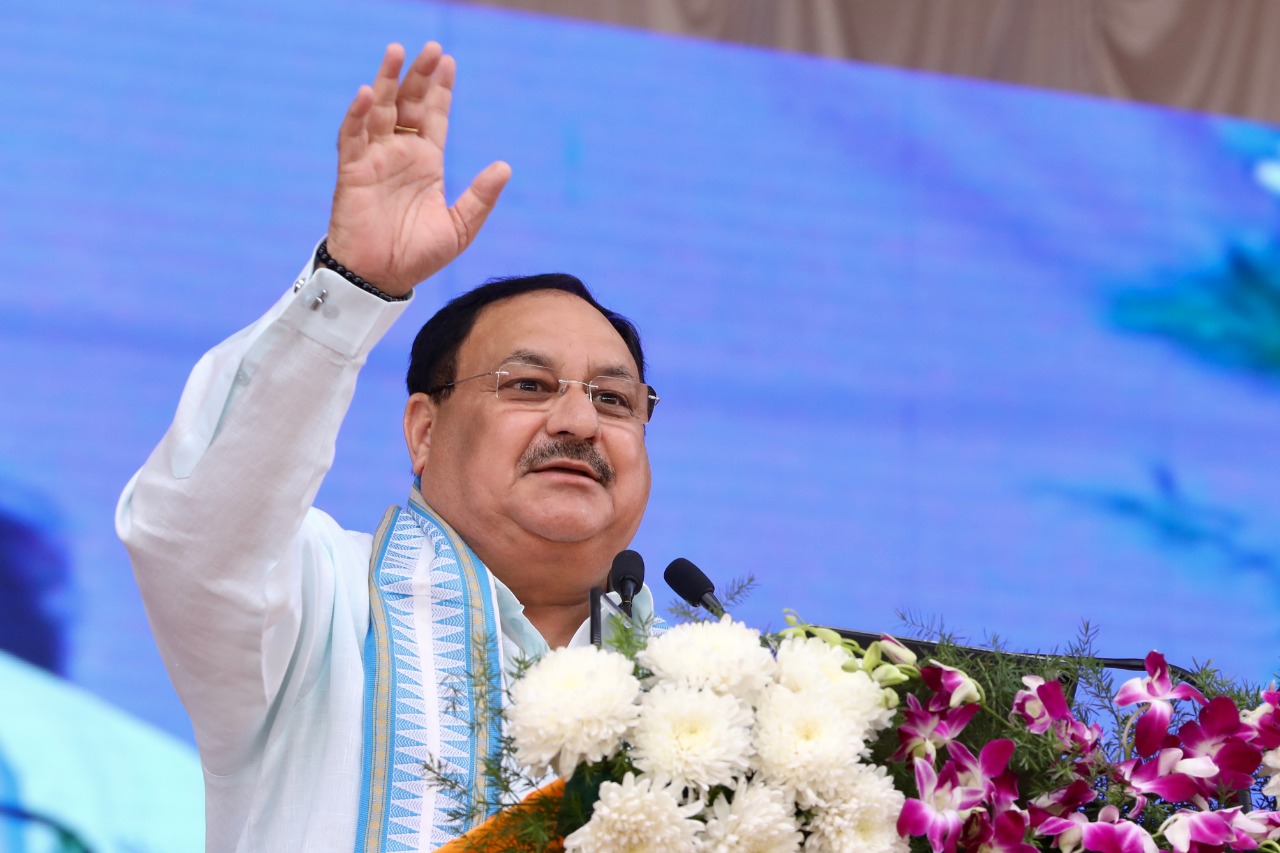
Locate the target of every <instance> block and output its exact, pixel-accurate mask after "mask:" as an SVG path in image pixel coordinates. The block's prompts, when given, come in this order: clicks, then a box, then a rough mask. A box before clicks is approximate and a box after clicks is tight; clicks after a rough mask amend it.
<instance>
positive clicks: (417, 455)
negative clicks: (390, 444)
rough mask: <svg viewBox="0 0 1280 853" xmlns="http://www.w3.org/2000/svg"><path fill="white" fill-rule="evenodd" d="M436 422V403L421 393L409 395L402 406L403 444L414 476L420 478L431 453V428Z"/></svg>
mask: <svg viewBox="0 0 1280 853" xmlns="http://www.w3.org/2000/svg"><path fill="white" fill-rule="evenodd" d="M435 422H436V401H435V400H433V399H431V398H430V397H428V396H427V395H426V394H423V393H421V392H419V393H417V394H410V395H409V401H408V402H407V403H405V404H404V443H405V445H406V446H407V447H408V448H409V461H410V462H412V463H413V473H414V475H415V476H422V469H423V468H425V467H427V455H428V454H429V453H430V452H431V428H432V427H433V426H435Z"/></svg>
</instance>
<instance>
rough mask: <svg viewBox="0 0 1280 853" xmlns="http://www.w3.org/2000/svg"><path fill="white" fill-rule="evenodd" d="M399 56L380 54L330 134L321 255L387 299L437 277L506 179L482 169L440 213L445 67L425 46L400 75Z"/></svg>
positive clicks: (449, 92) (505, 173)
mask: <svg viewBox="0 0 1280 853" xmlns="http://www.w3.org/2000/svg"><path fill="white" fill-rule="evenodd" d="M403 64H404V48H403V47H401V46H400V45H398V44H392V45H388V46H387V51H386V53H385V54H384V55H383V57H382V66H381V67H380V68H379V69H378V76H377V79H375V80H374V83H373V86H372V87H370V86H361V87H360V90H359V91H358V92H357V93H356V97H355V100H353V101H352V102H351V108H350V109H349V110H347V115H346V118H344V119H343V122H342V127H341V129H340V130H339V132H338V183H337V187H336V188H335V189H334V193H333V212H332V214H331V216H330V219H329V244H328V249H329V254H330V255H331V256H332V257H333V259H334V260H335V261H337V262H338V263H340V264H342V265H343V266H345V267H346V268H347V269H349V270H351V271H352V272H354V273H356V274H357V275H359V276H360V277H362V278H364V279H365V280H366V281H368V282H370V283H371V284H373V285H374V286H376V287H378V288H379V289H380V290H383V291H386V292H387V293H389V294H391V295H393V296H401V295H403V294H405V293H408V292H409V291H410V290H412V289H413V287H414V285H416V284H418V283H419V282H421V281H423V280H424V279H426V278H427V277H428V276H430V275H432V274H433V273H436V272H438V271H439V270H441V269H443V268H444V267H445V266H446V265H447V264H449V262H451V261H452V260H453V259H454V258H456V257H457V256H458V255H460V254H461V253H462V251H463V250H464V249H466V248H467V246H469V245H471V242H472V240H474V239H475V236H476V232H478V231H479V230H480V227H481V226H482V225H483V224H484V221H485V219H486V218H487V217H488V216H489V212H490V211H491V210H493V206H494V204H496V203H497V201H498V195H499V194H500V193H501V192H502V188H503V187H504V186H505V185H506V183H507V179H508V178H510V177H511V167H510V166H508V165H507V164H506V163H503V162H500V161H499V162H496V163H491V164H489V166H487V167H486V168H485V169H484V170H483V171H482V172H480V174H479V175H477V176H476V178H475V180H473V181H472V182H471V186H469V187H467V190H466V192H464V193H463V194H462V195H461V196H460V197H459V198H458V200H457V202H455V203H454V205H453V206H452V207H450V206H449V204H448V202H447V200H446V198H445V188H444V148H445V137H446V136H447V135H448V131H449V106H450V103H451V101H452V98H453V79H454V72H455V68H456V66H455V64H454V61H453V57H451V56H446V55H444V54H443V53H442V51H441V48H440V45H439V44H437V43H435V42H430V43H428V44H427V46H426V47H424V48H423V49H422V53H420V54H418V58H417V59H415V60H414V61H413V64H412V65H410V66H409V70H408V72H407V73H406V74H405V77H404V80H403V81H401V80H400V69H401V66H402V65H403Z"/></svg>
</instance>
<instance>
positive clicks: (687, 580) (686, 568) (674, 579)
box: [662, 557, 716, 607]
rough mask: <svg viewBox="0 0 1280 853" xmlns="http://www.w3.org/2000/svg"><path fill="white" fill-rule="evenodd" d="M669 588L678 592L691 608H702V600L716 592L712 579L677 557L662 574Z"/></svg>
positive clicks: (682, 558)
mask: <svg viewBox="0 0 1280 853" xmlns="http://www.w3.org/2000/svg"><path fill="white" fill-rule="evenodd" d="M662 577H663V578H664V579H665V580H666V582H667V586H669V587H671V588H672V589H674V590H675V591H676V595H678V596H680V597H681V598H683V599H684V600H685V601H687V602H689V606H690V607H702V606H703V605H702V599H703V598H705V597H706V596H708V595H712V594H714V593H715V591H716V585H715V584H713V583H712V582H711V578H709V577H707V576H706V575H705V574H703V572H702V569H700V568H698V567H697V566H695V565H694V564H693V563H691V562H689V561H688V560H686V559H685V558H684V557H676V558H675V559H674V560H672V561H671V564H670V565H669V566H667V570H666V571H665V572H663V573H662Z"/></svg>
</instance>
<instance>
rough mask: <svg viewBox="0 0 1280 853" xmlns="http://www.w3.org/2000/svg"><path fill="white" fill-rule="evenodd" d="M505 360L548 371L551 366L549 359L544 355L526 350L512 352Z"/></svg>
mask: <svg viewBox="0 0 1280 853" xmlns="http://www.w3.org/2000/svg"><path fill="white" fill-rule="evenodd" d="M506 360H507V361H519V362H523V363H524V364H532V365H536V366H537V367H545V368H548V369H550V368H551V367H552V366H553V365H552V364H551V359H549V358H547V357H546V356H545V355H543V354H541V353H537V352H534V351H533V350H527V349H518V350H513V351H512V352H511V354H510V355H508V356H507V358H506Z"/></svg>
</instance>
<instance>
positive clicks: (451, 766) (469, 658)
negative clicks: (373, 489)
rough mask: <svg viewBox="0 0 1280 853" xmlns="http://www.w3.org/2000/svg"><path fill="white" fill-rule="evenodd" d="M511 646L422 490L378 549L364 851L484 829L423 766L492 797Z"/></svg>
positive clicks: (476, 798) (388, 852)
mask: <svg viewBox="0 0 1280 853" xmlns="http://www.w3.org/2000/svg"><path fill="white" fill-rule="evenodd" d="M501 646H502V643H501V638H500V634H499V627H498V611H497V603H496V600H495V598H494V592H493V584H492V583H491V581H490V577H489V572H488V570H487V569H486V568H485V567H484V564H483V563H481V562H480V560H479V558H477V557H476V555H475V553H474V552H472V550H471V549H470V548H469V547H467V544H466V543H465V542H463V541H462V539H461V538H459V536H458V534H457V533H456V532H454V530H453V529H452V528H451V527H449V525H448V524H446V523H445V522H444V520H443V519H441V518H440V517H439V516H438V515H436V514H435V512H434V511H433V510H432V509H431V508H430V507H428V506H427V505H426V503H425V502H424V501H423V499H422V494H421V493H420V492H419V490H418V488H417V485H416V483H415V485H414V488H413V491H412V493H411V494H410V497H409V507H408V508H407V509H400V508H398V507H392V508H391V509H389V510H387V514H386V516H385V517H384V518H383V520H382V524H381V525H380V526H379V528H378V532H377V534H376V535H375V536H374V541H373V557H372V559H371V563H370V570H369V633H368V635H367V636H366V638H365V651H364V671H365V695H364V768H363V776H362V780H361V788H360V818H359V824H358V826H357V828H356V850H357V851H378V853H398V851H420V850H434V849H436V848H437V847H439V846H440V845H442V844H444V843H446V842H447V841H449V840H450V839H452V838H453V837H455V835H456V834H457V831H459V830H460V831H463V832H465V831H466V830H469V829H471V828H472V826H473V825H475V823H478V822H479V821H478V820H471V821H465V822H463V823H459V822H458V821H457V820H456V817H457V810H458V809H459V808H461V807H463V806H464V805H465V803H463V802H461V801H460V800H459V798H457V797H455V796H454V795H452V794H450V793H449V792H447V791H441V790H439V789H438V788H436V787H435V786H433V785H431V784H429V783H428V782H427V781H426V779H425V778H424V776H423V770H422V767H423V763H424V762H426V761H435V762H437V763H438V764H439V765H440V766H441V767H442V768H444V770H445V772H446V773H447V774H448V775H449V776H450V777H451V778H452V779H454V780H456V781H458V782H459V783H461V784H462V785H464V786H465V787H466V789H467V790H468V791H469V792H470V793H471V797H472V798H473V799H472V802H481V803H484V802H492V801H493V799H494V797H493V796H492V795H491V794H490V793H489V791H488V780H487V779H486V777H485V773H484V760H485V758H486V757H489V756H493V755H496V754H497V749H498V741H499V738H500V735H501V728H500V720H499V719H497V717H496V716H492V715H489V714H488V713H487V710H488V709H489V708H496V707H498V702H500V698H501V680H502V660H501ZM481 817H483V816H481Z"/></svg>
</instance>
